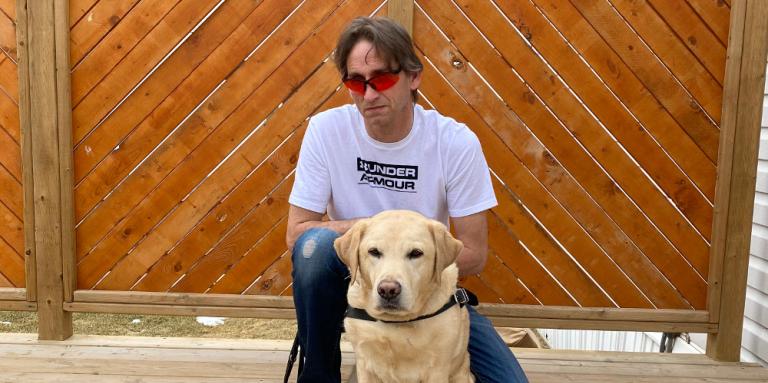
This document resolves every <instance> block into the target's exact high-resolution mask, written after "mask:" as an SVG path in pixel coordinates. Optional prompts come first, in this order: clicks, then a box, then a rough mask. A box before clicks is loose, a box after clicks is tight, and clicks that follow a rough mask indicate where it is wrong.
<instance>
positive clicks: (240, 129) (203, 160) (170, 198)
mask: <svg viewBox="0 0 768 383" xmlns="http://www.w3.org/2000/svg"><path fill="white" fill-rule="evenodd" d="M348 4H349V5H350V6H347V5H346V4H345V5H344V6H342V8H341V10H342V11H341V12H336V13H334V15H333V17H332V18H330V19H329V20H331V21H328V22H326V23H324V24H323V25H322V26H321V28H320V30H319V31H318V32H317V34H313V35H312V37H311V38H310V39H309V40H308V41H309V43H307V42H305V43H303V44H302V49H301V54H294V55H292V56H291V57H290V58H289V60H288V61H287V62H286V64H284V65H283V66H281V67H280V68H279V69H278V71H276V72H275V74H273V75H272V76H270V78H269V79H268V81H267V82H265V84H264V85H263V86H261V87H260V88H259V91H257V92H255V93H253V94H251V95H250V96H249V98H250V99H249V100H246V101H245V102H244V103H243V104H242V106H241V107H240V108H238V110H237V111H236V112H235V113H233V114H232V115H231V116H229V117H228V118H227V119H226V121H224V123H223V124H222V125H221V127H220V128H219V129H216V130H215V131H214V133H213V134H212V135H211V136H210V138H209V139H207V140H206V141H204V142H203V143H202V145H201V147H200V148H199V149H196V150H195V151H194V152H193V153H192V155H191V156H190V157H189V158H188V159H187V160H186V161H184V162H183V163H182V165H181V166H180V167H178V168H176V169H174V170H173V173H172V175H171V176H170V178H169V180H171V181H170V182H169V180H166V181H164V182H163V183H162V185H161V187H160V188H159V189H156V190H155V191H154V192H153V193H152V197H151V198H147V199H145V200H144V201H143V202H142V203H141V204H140V206H139V209H138V210H136V211H134V212H133V213H132V216H131V217H130V218H129V219H126V220H124V221H123V222H122V223H121V224H119V225H118V226H117V227H116V228H115V230H113V231H112V233H113V235H111V236H109V237H108V238H107V239H106V240H105V241H102V242H100V243H99V244H98V246H97V247H96V248H95V251H94V253H98V254H99V255H98V256H97V257H93V256H92V255H91V256H89V257H86V258H85V259H84V260H83V261H82V262H81V268H80V271H81V272H80V273H79V276H81V277H82V278H81V279H80V280H81V282H84V281H88V280H91V281H92V282H95V281H93V278H95V277H98V276H99V275H103V273H104V272H105V271H106V269H105V268H104V267H105V266H107V267H108V266H111V264H112V263H114V262H113V261H112V260H110V258H109V256H108V255H107V254H108V253H106V252H107V251H109V252H111V253H114V252H115V251H117V253H118V254H122V252H123V251H125V250H128V249H129V248H130V247H132V246H133V243H134V241H136V240H138V239H140V238H141V237H143V235H144V234H143V233H146V232H147V231H148V230H150V229H151V228H152V226H153V225H154V224H155V223H156V222H158V220H159V219H161V218H162V217H163V215H164V214H166V212H168V211H169V210H170V209H172V208H173V206H175V204H176V203H177V201H179V200H180V199H181V197H183V195H184V194H180V193H187V191H188V190H190V188H191V187H193V186H194V185H195V184H196V183H197V181H198V180H200V179H202V176H204V175H205V174H207V172H209V171H210V170H211V169H212V167H213V165H214V164H215V163H217V161H213V162H211V160H212V159H219V158H224V157H225V156H226V155H227V154H228V153H229V151H230V150H231V149H232V148H234V146H235V145H237V143H239V142H240V141H241V140H243V138H245V137H246V136H247V135H248V133H249V132H250V130H249V126H250V125H249V122H250V123H252V121H261V120H262V119H263V118H264V117H266V113H267V112H270V111H272V110H273V108H274V107H276V106H277V105H267V104H265V103H264V102H263V100H264V99H265V95H269V96H270V97H271V99H272V100H275V101H274V102H275V103H277V102H278V101H279V100H280V99H281V98H282V97H285V95H287V93H288V92H290V91H291V88H293V87H286V86H285V84H296V85H298V84H300V82H301V81H303V78H304V77H305V76H306V74H307V73H306V72H308V71H311V70H313V68H315V66H314V65H313V64H312V63H315V62H319V61H321V60H322V58H323V57H324V53H323V52H327V51H328V50H330V47H331V45H332V44H333V41H330V38H329V37H328V36H332V35H335V34H337V33H338V30H340V28H341V27H342V25H343V24H344V23H345V22H346V20H349V19H350V18H351V17H353V16H355V15H359V14H361V13H363V14H365V13H367V12H370V8H369V7H370V4H364V5H360V4H358V3H356V2H350V3H348ZM366 9H368V10H366ZM318 40H319V41H318ZM320 41H322V43H320ZM316 44H321V45H316ZM308 47H310V48H308ZM320 47H322V49H320ZM249 62H250V60H249ZM326 65H331V64H330V63H328V64H326ZM241 69H242V67H241ZM237 73H239V74H244V73H247V72H245V71H242V70H241V71H238V72H237ZM286 74H287V75H288V76H289V77H287V78H286V77H285V75H286ZM228 84H239V83H238V82H236V81H231V82H228ZM222 89H224V88H222ZM262 92H264V93H262ZM281 94H282V96H281ZM222 95H226V92H224V91H222V92H220V93H218V95H217V96H221V97H224V96H222ZM214 98H215V97H214ZM255 100H258V102H256V101H255ZM209 102H211V101H209ZM206 110H207V109H206ZM201 111H205V110H204V109H201ZM272 138H273V139H274V138H279V137H272ZM174 195H178V197H174ZM147 209H149V210H147ZM142 210H145V212H142ZM147 214H148V215H147ZM147 217H149V218H147ZM126 229H128V233H129V234H128V235H127V236H126V235H125V234H126V232H125V230H126ZM139 232H141V233H142V234H139ZM118 233H122V234H118ZM115 246H117V247H115ZM107 249H109V250H107ZM123 249H124V250H123ZM92 254H93V253H92Z"/></svg>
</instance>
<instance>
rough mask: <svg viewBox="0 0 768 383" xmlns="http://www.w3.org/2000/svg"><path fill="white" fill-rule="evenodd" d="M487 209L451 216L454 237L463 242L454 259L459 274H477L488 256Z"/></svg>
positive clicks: (481, 269)
mask: <svg viewBox="0 0 768 383" xmlns="http://www.w3.org/2000/svg"><path fill="white" fill-rule="evenodd" d="M486 213H487V210H484V211H481V212H479V213H475V214H472V215H468V216H466V217H451V226H453V229H454V231H455V232H456V239H458V240H460V241H461V242H462V243H464V249H463V250H461V253H460V254H459V257H458V258H457V259H456V265H457V266H458V267H459V275H460V276H466V275H474V274H479V273H480V272H481V271H483V267H485V261H486V259H487V257H488V221H487V220H486V217H485V214H486Z"/></svg>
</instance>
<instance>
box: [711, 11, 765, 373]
mask: <svg viewBox="0 0 768 383" xmlns="http://www.w3.org/2000/svg"><path fill="white" fill-rule="evenodd" d="M731 5H732V6H731V27H730V34H729V38H728V58H727V62H726V73H725V84H724V89H723V113H722V121H721V130H720V149H719V153H718V167H717V186H716V194H715V216H714V222H713V230H712V232H713V234H712V247H711V252H710V270H709V296H708V310H709V312H710V321H711V322H713V323H717V324H718V331H717V333H713V334H710V335H709V337H708V339H707V355H709V357H711V358H713V359H717V360H723V361H738V360H739V354H740V349H741V333H742V326H743V320H744V319H743V317H744V301H745V295H746V281H747V269H748V265H749V243H750V233H751V227H752V210H753V207H754V193H755V174H756V172H757V150H758V145H759V140H760V114H761V111H762V102H763V86H764V84H765V60H766V51H767V49H768V2H766V1H764V0H734V1H733V2H732V3H731Z"/></svg>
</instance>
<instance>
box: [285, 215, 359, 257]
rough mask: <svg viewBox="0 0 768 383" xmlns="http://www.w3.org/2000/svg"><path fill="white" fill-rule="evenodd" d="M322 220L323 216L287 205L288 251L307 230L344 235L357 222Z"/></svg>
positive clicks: (352, 220)
mask: <svg viewBox="0 0 768 383" xmlns="http://www.w3.org/2000/svg"><path fill="white" fill-rule="evenodd" d="M322 219H323V214H321V213H317V212H314V211H312V210H307V209H304V208H300V207H298V206H295V205H289V208H288V230H287V232H286V235H285V243H286V244H288V249H289V250H291V249H293V244H294V243H295V242H296V240H297V239H298V238H299V237H300V236H301V234H303V233H304V232H305V231H307V229H311V228H313V227H326V228H328V229H331V230H333V231H336V232H338V233H339V234H344V233H346V232H347V230H349V228H350V227H352V225H353V224H354V223H355V222H356V221H357V220H356V219H351V220H339V221H323V220H322Z"/></svg>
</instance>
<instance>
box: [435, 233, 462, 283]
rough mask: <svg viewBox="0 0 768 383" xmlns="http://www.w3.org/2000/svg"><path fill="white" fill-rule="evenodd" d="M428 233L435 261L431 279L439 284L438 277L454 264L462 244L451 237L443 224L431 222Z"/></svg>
mask: <svg viewBox="0 0 768 383" xmlns="http://www.w3.org/2000/svg"><path fill="white" fill-rule="evenodd" d="M429 231H430V232H431V233H432V240H433V242H434V244H435V261H434V265H433V270H432V279H434V280H435V282H437V283H440V275H441V274H442V273H443V270H445V268H446V267H448V266H449V265H450V264H452V263H453V262H456V258H458V256H459V253H461V250H462V249H463V248H464V244H463V243H461V241H459V240H458V239H456V238H454V237H453V235H451V232H450V231H448V228H447V227H445V226H444V225H443V224H441V223H439V222H437V221H433V222H431V223H430V225H429Z"/></svg>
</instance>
